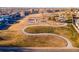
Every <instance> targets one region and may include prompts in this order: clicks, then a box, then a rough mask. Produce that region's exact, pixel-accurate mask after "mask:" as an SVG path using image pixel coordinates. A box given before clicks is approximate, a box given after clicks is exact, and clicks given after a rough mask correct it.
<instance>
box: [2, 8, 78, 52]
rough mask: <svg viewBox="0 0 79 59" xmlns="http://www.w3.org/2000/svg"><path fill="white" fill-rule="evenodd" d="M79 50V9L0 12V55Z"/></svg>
mask: <svg viewBox="0 0 79 59" xmlns="http://www.w3.org/2000/svg"><path fill="white" fill-rule="evenodd" d="M65 49H66V50H65ZM78 49H79V8H11V7H10V8H8V7H6V8H5V7H3V8H2V7H1V8H0V51H74V50H75V51H79V50H78Z"/></svg>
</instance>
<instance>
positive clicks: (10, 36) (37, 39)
mask: <svg viewBox="0 0 79 59" xmlns="http://www.w3.org/2000/svg"><path fill="white" fill-rule="evenodd" d="M0 37H1V38H3V39H4V40H0V46H13V47H17V46H18V47H65V46H66V45H67V42H66V41H65V40H63V39H61V38H59V37H55V36H26V35H21V34H19V33H17V32H14V31H3V32H2V31H0Z"/></svg>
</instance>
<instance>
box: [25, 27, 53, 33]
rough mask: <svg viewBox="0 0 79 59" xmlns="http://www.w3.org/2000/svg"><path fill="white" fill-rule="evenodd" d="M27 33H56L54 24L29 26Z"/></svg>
mask: <svg viewBox="0 0 79 59" xmlns="http://www.w3.org/2000/svg"><path fill="white" fill-rule="evenodd" d="M25 32H27V33H54V29H53V27H52V26H29V27H27V28H26V29H25Z"/></svg>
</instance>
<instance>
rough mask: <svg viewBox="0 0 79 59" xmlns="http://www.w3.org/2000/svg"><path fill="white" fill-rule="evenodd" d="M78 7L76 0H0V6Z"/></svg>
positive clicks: (78, 3)
mask: <svg viewBox="0 0 79 59" xmlns="http://www.w3.org/2000/svg"><path fill="white" fill-rule="evenodd" d="M5 6H6V7H12V6H13V7H79V2H78V0H1V1H0V7H5Z"/></svg>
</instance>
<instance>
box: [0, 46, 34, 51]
mask: <svg viewBox="0 0 79 59" xmlns="http://www.w3.org/2000/svg"><path fill="white" fill-rule="evenodd" d="M0 52H33V50H32V49H30V48H23V47H0Z"/></svg>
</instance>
